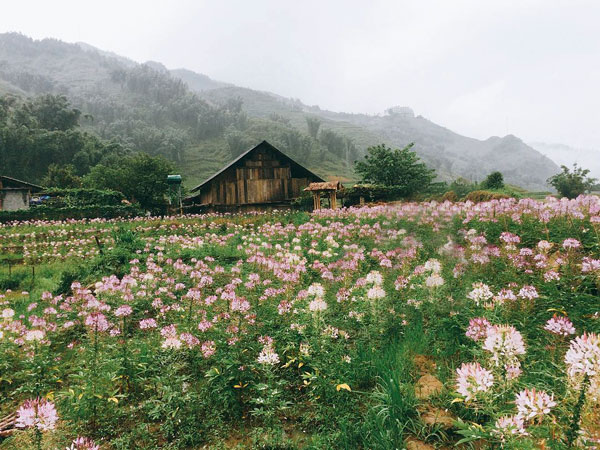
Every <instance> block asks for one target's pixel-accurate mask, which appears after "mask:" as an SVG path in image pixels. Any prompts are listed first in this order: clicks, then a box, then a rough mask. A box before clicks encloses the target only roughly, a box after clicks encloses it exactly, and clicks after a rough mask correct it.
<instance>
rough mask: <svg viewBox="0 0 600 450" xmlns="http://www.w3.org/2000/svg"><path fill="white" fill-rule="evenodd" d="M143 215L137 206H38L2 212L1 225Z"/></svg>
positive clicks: (0, 216) (0, 215) (0, 213)
mask: <svg viewBox="0 0 600 450" xmlns="http://www.w3.org/2000/svg"><path fill="white" fill-rule="evenodd" d="M140 215H142V211H141V210H140V209H139V208H138V207H137V206H135V205H118V206H116V205H115V206H106V205H104V206H97V205H89V206H69V207H63V208H53V207H51V206H37V207H35V208H31V209H20V210H18V211H0V223H6V222H15V221H22V220H65V219H96V218H103V219H113V218H115V217H135V216H140Z"/></svg>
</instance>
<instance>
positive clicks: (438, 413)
mask: <svg viewBox="0 0 600 450" xmlns="http://www.w3.org/2000/svg"><path fill="white" fill-rule="evenodd" d="M421 420H422V421H423V422H424V423H426V424H427V425H429V426H434V425H441V426H442V428H444V429H449V428H452V427H453V426H454V421H455V420H456V417H454V415H453V414H452V413H450V412H449V411H447V410H443V409H440V408H434V407H429V408H427V409H426V410H425V411H423V412H422V413H421Z"/></svg>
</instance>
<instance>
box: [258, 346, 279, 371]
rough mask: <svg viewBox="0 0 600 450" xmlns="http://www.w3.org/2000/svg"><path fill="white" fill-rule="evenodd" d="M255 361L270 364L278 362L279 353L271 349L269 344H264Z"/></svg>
mask: <svg viewBox="0 0 600 450" xmlns="http://www.w3.org/2000/svg"><path fill="white" fill-rule="evenodd" d="M257 361H258V363H259V364H265V365H271V366H274V365H275V364H279V355H278V354H277V353H276V352H275V350H274V349H273V346H272V345H271V344H269V345H265V346H264V347H263V349H262V350H261V352H260V354H259V355H258V358H257Z"/></svg>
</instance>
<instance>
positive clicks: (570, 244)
mask: <svg viewBox="0 0 600 450" xmlns="http://www.w3.org/2000/svg"><path fill="white" fill-rule="evenodd" d="M562 246H563V248H564V249H565V250H571V249H576V248H579V247H581V242H579V241H578V240H577V239H574V238H567V239H565V240H564V241H563V243H562Z"/></svg>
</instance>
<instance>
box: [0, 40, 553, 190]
mask: <svg viewBox="0 0 600 450" xmlns="http://www.w3.org/2000/svg"><path fill="white" fill-rule="evenodd" d="M0 90H3V91H4V92H11V93H16V94H19V95H23V94H24V95H39V94H44V93H55V94H62V95H66V96H67V97H68V99H69V100H70V101H71V102H72V103H73V104H74V105H75V106H76V107H77V108H80V109H81V110H82V111H83V112H84V113H89V114H91V115H92V116H93V117H94V122H93V123H88V124H85V126H86V127H87V128H88V129H89V130H90V131H91V132H94V133H96V134H98V135H99V136H100V137H102V138H105V139H117V140H119V141H121V142H123V143H124V144H126V145H128V146H129V147H131V148H132V149H133V150H137V151H148V152H151V153H152V152H154V153H158V154H164V155H166V156H167V157H169V158H170V159H172V160H174V161H175V163H176V164H177V165H178V166H179V167H180V168H181V170H182V172H183V173H184V175H186V176H187V179H188V183H189V185H194V184H195V183H196V182H197V181H199V180H201V179H204V178H205V177H206V176H209V175H210V174H211V172H214V171H216V170H218V169H219V168H220V167H222V166H223V165H225V164H226V163H227V162H228V161H229V160H231V159H233V158H234V157H235V154H236V152H239V151H240V148H242V147H243V148H249V147H250V146H251V145H252V144H254V143H256V142H259V141H261V140H263V139H267V140H269V141H271V142H273V144H274V145H276V146H278V147H280V148H281V149H282V150H283V151H285V152H287V153H290V156H292V157H293V158H294V159H297V160H299V161H300V162H301V163H303V164H305V165H306V166H307V167H308V168H309V169H311V170H317V171H319V170H320V173H321V174H322V175H324V176H327V177H329V178H333V177H335V178H341V179H345V180H352V179H356V176H355V175H354V174H353V170H352V163H353V161H354V160H355V159H357V158H360V157H362V155H364V154H365V150H366V148H367V147H369V146H372V145H376V144H380V143H386V144H388V145H389V146H392V147H403V146H405V145H407V144H409V143H410V142H415V147H414V149H415V150H416V151H417V153H418V154H419V156H420V157H421V158H422V159H423V160H424V161H425V162H426V163H427V164H428V165H430V166H431V167H432V168H434V169H436V170H437V171H438V174H439V177H440V178H441V179H445V180H450V179H453V178H456V177H459V176H461V177H464V178H468V179H471V180H474V181H477V180H481V179H483V178H484V177H485V176H486V175H487V174H488V173H489V172H491V171H493V170H500V171H501V172H503V173H504V175H505V178H506V180H507V181H508V182H510V183H513V184H518V185H521V186H523V187H526V188H529V189H537V190H540V189H547V186H546V183H545V181H546V179H547V178H548V177H549V176H551V175H552V174H554V173H556V172H558V170H559V168H558V166H557V165H556V164H554V163H553V162H552V161H551V160H550V159H549V158H547V157H545V156H543V155H542V154H541V153H539V152H537V151H536V150H534V149H533V148H531V147H529V146H528V145H527V144H525V143H524V142H523V141H522V140H520V139H518V138H516V137H514V136H505V137H502V138H500V137H490V138H488V139H487V140H484V141H481V140H477V139H474V138H469V137H466V136H462V135H459V134H458V133H455V132H453V131H451V130H449V129H447V128H445V127H442V126H440V125H437V124H435V123H433V122H431V121H430V120H428V119H426V118H424V117H422V116H419V115H417V116H415V115H414V114H412V115H411V114H408V113H407V112H406V110H404V109H402V108H400V109H399V110H397V111H400V112H396V110H395V109H394V108H391V109H390V110H388V112H387V113H386V114H384V115H376V116H372V115H367V114H353V113H343V112H333V111H327V110H322V109H321V108H319V107H318V106H308V105H305V104H303V103H302V102H300V101H299V100H295V99H288V98H285V97H282V96H280V95H277V94H274V93H271V92H265V91H257V90H253V89H249V88H243V87H238V86H235V85H233V84H229V83H225V82H222V81H217V80H213V79H212V78H210V77H208V76H207V75H204V74H199V73H196V72H194V71H191V70H188V69H173V70H168V69H166V67H164V65H162V63H160V62H152V61H149V62H147V63H137V62H135V61H133V60H131V59H129V58H126V57H123V56H120V55H117V54H115V53H112V52H106V51H104V50H100V49H97V48H95V47H93V46H91V45H88V44H85V43H75V44H70V43H65V42H62V41H59V40H56V39H43V40H38V41H36V40H33V39H31V38H28V37H26V36H23V35H20V34H16V33H9V34H0ZM411 111H412V110H411ZM307 119H308V120H310V119H313V120H317V121H320V125H319V129H318V134H315V135H314V136H311V135H310V130H309V129H308V127H307ZM199 124H200V125H199ZM150 138H153V139H154V142H153V141H152V139H150ZM176 147H177V148H176ZM532 169H533V170H532Z"/></svg>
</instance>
